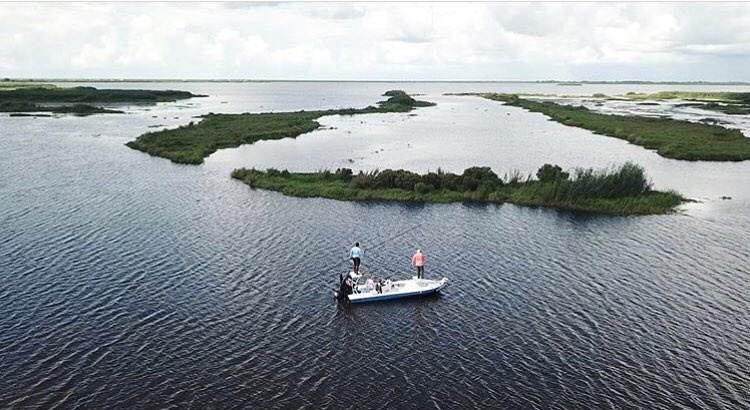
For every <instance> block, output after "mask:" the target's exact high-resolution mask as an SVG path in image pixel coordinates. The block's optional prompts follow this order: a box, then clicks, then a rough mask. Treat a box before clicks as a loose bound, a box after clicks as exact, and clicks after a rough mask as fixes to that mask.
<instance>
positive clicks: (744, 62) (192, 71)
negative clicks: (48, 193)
mask: <svg viewBox="0 0 750 410" xmlns="http://www.w3.org/2000/svg"><path fill="white" fill-rule="evenodd" d="M0 77H10V78H133V79H137V78H174V79H295V80H532V81H533V80H547V79H555V80H649V81H750V3H611V2H610V3H425V2H420V3H340V2H339V3H311V2H305V3H283V2H281V3H276V2H263V3H237V2H232V3H215V2H212V3H64V2H58V3H34V2H30V3H0Z"/></svg>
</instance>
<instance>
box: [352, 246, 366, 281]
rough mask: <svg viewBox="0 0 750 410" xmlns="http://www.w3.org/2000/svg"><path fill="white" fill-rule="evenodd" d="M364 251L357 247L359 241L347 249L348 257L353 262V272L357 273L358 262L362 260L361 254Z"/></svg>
mask: <svg viewBox="0 0 750 410" xmlns="http://www.w3.org/2000/svg"><path fill="white" fill-rule="evenodd" d="M363 255H364V252H363V251H362V249H360V247H359V242H357V243H355V244H354V247H353V248H352V249H351V250H350V251H349V258H351V260H352V262H354V273H356V274H358V275H359V264H360V262H362V256H363Z"/></svg>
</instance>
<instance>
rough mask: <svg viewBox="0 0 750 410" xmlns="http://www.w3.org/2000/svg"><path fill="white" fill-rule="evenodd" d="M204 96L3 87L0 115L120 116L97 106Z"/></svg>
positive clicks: (178, 92) (26, 85) (159, 91)
mask: <svg viewBox="0 0 750 410" xmlns="http://www.w3.org/2000/svg"><path fill="white" fill-rule="evenodd" d="M193 97H202V95H197V94H193V93H190V92H188V91H177V90H127V89H98V88H95V87H56V86H54V85H50V84H39V86H38V87H34V86H32V85H31V84H23V85H22V86H18V87H10V86H8V87H5V88H0V112H10V113H38V112H52V113H64V114H68V113H70V114H76V115H89V114H116V113H122V112H123V111H120V110H114V109H111V108H104V107H101V106H98V105H96V104H154V103H158V102H169V101H177V100H183V99H187V98H193Z"/></svg>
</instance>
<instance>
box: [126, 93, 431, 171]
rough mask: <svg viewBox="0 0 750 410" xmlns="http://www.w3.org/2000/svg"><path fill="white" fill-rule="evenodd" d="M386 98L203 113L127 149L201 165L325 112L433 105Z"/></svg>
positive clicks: (295, 131) (293, 130)
mask: <svg viewBox="0 0 750 410" xmlns="http://www.w3.org/2000/svg"><path fill="white" fill-rule="evenodd" d="M385 96H388V97H389V98H388V99H386V100H385V101H381V102H379V103H378V106H377V107H376V106H369V107H366V108H345V109H332V110H317V111H295V112H272V113H244V114H213V113H209V114H207V115H204V116H203V120H202V121H200V122H198V123H192V122H191V123H189V124H187V125H184V126H181V127H178V128H173V129H168V130H162V131H155V132H149V133H146V134H143V135H141V136H140V137H138V138H136V140H135V141H130V142H128V143H127V144H126V145H127V146H128V147H130V148H133V149H137V150H139V151H143V152H146V153H148V154H150V155H153V156H157V157H163V158H167V159H169V160H171V161H172V162H176V163H180V164H201V163H203V159H204V158H205V157H207V156H209V155H211V154H212V153H214V152H216V150H218V149H222V148H234V147H238V146H240V145H243V144H252V143H254V142H256V141H260V140H273V139H281V138H287V137H297V136H299V135H301V134H304V133H306V132H310V131H313V130H315V129H317V128H318V127H320V124H319V123H318V122H317V121H316V120H317V119H318V118H320V117H322V116H325V115H354V114H370V113H388V112H408V111H411V110H413V109H414V108H415V107H425V106H429V105H434V103H431V102H426V101H417V100H415V99H414V98H412V97H410V96H409V95H408V94H406V93H405V92H403V91H400V90H392V91H388V92H387V93H385Z"/></svg>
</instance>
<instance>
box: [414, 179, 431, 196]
mask: <svg viewBox="0 0 750 410" xmlns="http://www.w3.org/2000/svg"><path fill="white" fill-rule="evenodd" d="M434 190H435V187H434V186H433V185H431V184H425V183H424V182H417V183H416V184H414V191H415V192H417V193H418V194H422V195H425V194H429V193H431V192H432V191H434Z"/></svg>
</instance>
